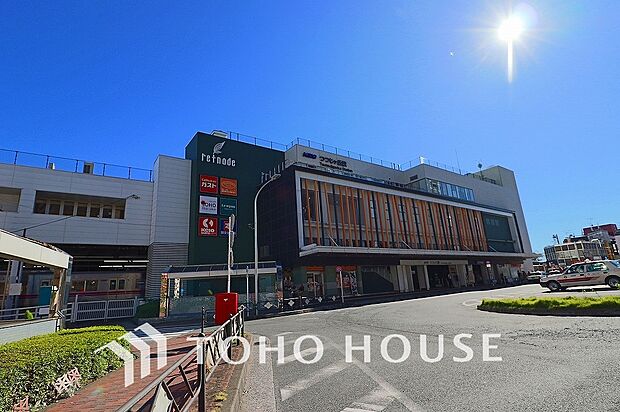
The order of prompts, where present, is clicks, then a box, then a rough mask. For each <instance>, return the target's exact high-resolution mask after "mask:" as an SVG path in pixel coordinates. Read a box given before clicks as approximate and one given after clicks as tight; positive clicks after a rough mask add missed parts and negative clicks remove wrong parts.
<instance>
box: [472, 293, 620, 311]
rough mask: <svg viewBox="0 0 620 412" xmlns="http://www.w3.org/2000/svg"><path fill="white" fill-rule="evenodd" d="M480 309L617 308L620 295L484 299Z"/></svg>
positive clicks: (619, 306)
mask: <svg viewBox="0 0 620 412" xmlns="http://www.w3.org/2000/svg"><path fill="white" fill-rule="evenodd" d="M478 307H479V308H480V309H515V308H519V309H548V310H554V309H559V310H562V309H576V310H619V309H620V296H605V297H602V298H595V297H577V296H566V297H557V298H547V297H545V298H536V297H531V298H519V299H484V300H483V301H482V304H480V305H479V306H478Z"/></svg>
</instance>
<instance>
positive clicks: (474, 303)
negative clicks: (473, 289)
mask: <svg viewBox="0 0 620 412" xmlns="http://www.w3.org/2000/svg"><path fill="white" fill-rule="evenodd" d="M481 303H482V301H481V300H479V299H467V300H466V301H465V302H463V303H462V305H463V306H467V307H471V306H478V305H479V304H481Z"/></svg>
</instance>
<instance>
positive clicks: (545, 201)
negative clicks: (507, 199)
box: [0, 0, 620, 251]
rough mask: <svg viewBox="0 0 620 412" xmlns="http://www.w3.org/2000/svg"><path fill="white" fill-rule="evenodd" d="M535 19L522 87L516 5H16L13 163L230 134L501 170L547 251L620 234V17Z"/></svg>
mask: <svg viewBox="0 0 620 412" xmlns="http://www.w3.org/2000/svg"><path fill="white" fill-rule="evenodd" d="M526 3H527V5H528V6H529V7H530V10H534V11H535V14H534V17H535V19H534V20H535V22H534V23H533V24H531V25H530V26H529V27H528V30H527V32H526V33H525V34H526V35H525V36H524V37H523V38H522V39H521V42H520V43H519V44H518V45H517V46H516V73H515V79H514V81H513V82H512V83H511V84H509V83H508V82H507V79H506V67H505V66H506V61H505V60H506V57H505V53H506V51H505V44H503V43H501V42H500V41H499V40H498V39H497V34H496V32H495V28H496V27H497V25H498V24H499V21H500V16H501V15H502V14H505V13H506V10H508V9H509V5H510V3H508V2H500V1H490V0H489V1H475V0H466V1H457V0H444V1H437V0H435V1H402V0H399V1H359V0H351V1H344V0H339V1H298V0H296V1H261V2H259V1H243V2H230V1H197V2H190V1H183V2H161V1H149V2H146V1H144V2H140V1H132V2H128V1H89V2H85V1H75V2H66V1H60V0H55V1H48V2H29V1H9V0H5V1H2V2H0V38H1V39H2V41H1V42H0V59H1V61H0V62H1V64H0V95H1V96H2V98H1V99H0V147H1V148H8V149H20V150H26V151H34V152H42V153H50V154H55V155H60V156H66V157H76V158H86V159H89V160H95V161H106V162H112V163H118V164H127V165H131V166H135V167H145V168H150V167H152V163H153V160H154V159H155V157H156V155H157V154H159V153H163V154H170V155H177V156H182V155H183V149H184V147H185V144H186V143H187V141H188V140H189V139H190V138H191V136H192V135H193V134H194V133H195V132H196V131H197V130H204V131H210V130H213V129H222V130H233V131H238V132H243V133H247V134H251V135H255V136H259V137H263V138H266V139H270V140H275V141H279V142H283V143H287V142H290V141H291V140H292V139H293V138H295V137H303V138H310V139H313V140H316V141H320V142H329V143H331V144H335V145H338V146H340V147H344V148H348V149H351V150H355V151H357V152H361V153H364V154H368V155H372V156H374V157H378V158H383V159H386V160H390V161H395V162H398V163H402V162H406V161H408V160H411V159H417V158H418V156H425V157H427V158H429V159H432V160H435V161H438V162H442V163H447V164H453V165H456V164H457V163H458V164H460V166H461V168H463V169H466V170H474V169H475V168H476V165H477V163H478V162H481V163H482V164H483V165H486V166H488V165H493V164H501V165H503V166H506V167H508V168H511V169H513V170H515V173H516V175H517V179H518V183H519V185H520V193H521V197H522V201H523V206H524V209H525V214H526V219H527V222H528V228H529V232H530V237H531V239H532V243H533V245H534V249H535V250H538V251H541V250H542V247H543V246H544V245H546V244H549V243H551V242H552V239H551V236H552V235H553V234H554V233H557V234H559V235H560V236H565V235H568V234H569V233H575V234H577V233H579V230H580V228H581V227H583V226H586V225H589V224H591V223H594V224H596V223H608V222H617V223H620V218H619V217H620V216H619V209H620V208H619V206H618V205H619V204H620V191H619V190H618V187H619V184H618V179H619V175H618V165H617V160H616V159H617V156H618V155H617V151H618V137H619V135H620V133H619V132H620V113H619V109H618V103H617V101H618V96H620V75H619V73H620V53H619V52H620V50H619V49H620V43H619V42H618V41H617V40H618V39H619V38H620V24H618V21H617V17H618V15H620V2H618V1H614V0H611V1H598V0H588V1H585V0H584V1H581V2H579V1H569V0H563V1H530V2H526ZM519 4H521V2H518V1H517V2H513V3H512V5H513V7H517V6H518V5H519ZM519 7H521V6H519ZM451 52H453V53H452V54H451ZM457 153H458V155H457ZM457 156H458V159H457Z"/></svg>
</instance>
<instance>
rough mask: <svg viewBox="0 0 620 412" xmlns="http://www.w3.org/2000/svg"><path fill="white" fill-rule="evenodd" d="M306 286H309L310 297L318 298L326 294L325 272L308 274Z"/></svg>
mask: <svg viewBox="0 0 620 412" xmlns="http://www.w3.org/2000/svg"><path fill="white" fill-rule="evenodd" d="M306 284H307V285H308V294H309V295H310V296H312V297H315V298H318V297H319V296H323V295H324V294H325V292H324V290H325V288H324V283H323V272H307V273H306Z"/></svg>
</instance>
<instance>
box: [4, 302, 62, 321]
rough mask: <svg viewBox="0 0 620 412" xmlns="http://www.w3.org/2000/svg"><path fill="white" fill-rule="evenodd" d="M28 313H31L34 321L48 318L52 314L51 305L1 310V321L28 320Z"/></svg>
mask: <svg viewBox="0 0 620 412" xmlns="http://www.w3.org/2000/svg"><path fill="white" fill-rule="evenodd" d="M26 312H30V314H32V316H33V319H41V318H47V317H49V314H50V305H41V306H24V307H22V308H11V309H2V310H0V320H20V319H22V320H26Z"/></svg>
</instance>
